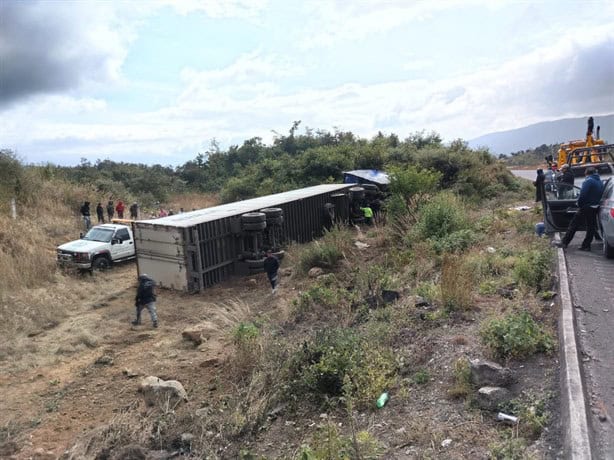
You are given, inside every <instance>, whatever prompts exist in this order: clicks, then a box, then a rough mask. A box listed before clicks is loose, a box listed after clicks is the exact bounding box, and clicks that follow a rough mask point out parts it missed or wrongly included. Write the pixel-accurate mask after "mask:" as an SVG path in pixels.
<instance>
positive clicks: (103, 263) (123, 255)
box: [56, 224, 136, 270]
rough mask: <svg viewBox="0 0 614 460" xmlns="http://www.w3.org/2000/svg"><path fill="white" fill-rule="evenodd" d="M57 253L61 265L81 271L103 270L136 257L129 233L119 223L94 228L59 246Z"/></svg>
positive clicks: (129, 231) (131, 236) (132, 238)
mask: <svg viewBox="0 0 614 460" xmlns="http://www.w3.org/2000/svg"><path fill="white" fill-rule="evenodd" d="M56 251H57V262H58V264H59V265H60V266H64V267H73V268H79V269H82V270H92V269H96V270H104V269H107V268H109V267H110V266H111V264H112V263H113V262H117V261H120V260H127V259H133V258H134V257H136V250H135V246H134V237H133V235H132V230H131V229H130V227H128V226H126V225H120V224H103V225H96V226H95V227H92V228H91V229H90V230H89V231H88V232H87V233H86V234H85V236H83V237H81V239H79V240H75V241H70V242H69V243H65V244H63V245H61V246H58V248H57V250H56Z"/></svg>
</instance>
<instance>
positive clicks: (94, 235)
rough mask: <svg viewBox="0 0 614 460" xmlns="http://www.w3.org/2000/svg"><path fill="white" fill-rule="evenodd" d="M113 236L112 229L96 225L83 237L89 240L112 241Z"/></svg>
mask: <svg viewBox="0 0 614 460" xmlns="http://www.w3.org/2000/svg"><path fill="white" fill-rule="evenodd" d="M112 237H113V230H112V229H110V228H99V227H94V228H92V229H91V230H90V231H89V232H87V233H86V235H85V236H84V237H83V239H84V240H89V241H101V242H103V243H108V242H110V241H111V238H112Z"/></svg>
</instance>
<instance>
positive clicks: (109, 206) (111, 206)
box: [107, 200, 115, 222]
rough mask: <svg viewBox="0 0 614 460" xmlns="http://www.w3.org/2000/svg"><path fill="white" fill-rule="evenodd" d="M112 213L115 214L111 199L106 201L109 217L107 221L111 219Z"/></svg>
mask: <svg viewBox="0 0 614 460" xmlns="http://www.w3.org/2000/svg"><path fill="white" fill-rule="evenodd" d="M113 214H115V206H113V201H111V200H109V202H108V203H107V216H108V217H109V222H111V221H112V220H113Z"/></svg>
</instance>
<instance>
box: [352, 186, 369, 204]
mask: <svg viewBox="0 0 614 460" xmlns="http://www.w3.org/2000/svg"><path fill="white" fill-rule="evenodd" d="M349 192H350V199H351V200H352V201H359V200H362V199H363V198H364V197H365V189H364V188H362V187H352V188H350V190H349Z"/></svg>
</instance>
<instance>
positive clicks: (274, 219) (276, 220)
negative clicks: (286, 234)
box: [266, 216, 284, 227]
mask: <svg viewBox="0 0 614 460" xmlns="http://www.w3.org/2000/svg"><path fill="white" fill-rule="evenodd" d="M283 223H284V217H283V216H279V217H272V218H270V219H269V218H268V217H267V220H266V224H267V227H271V226H274V225H282V224H283Z"/></svg>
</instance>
